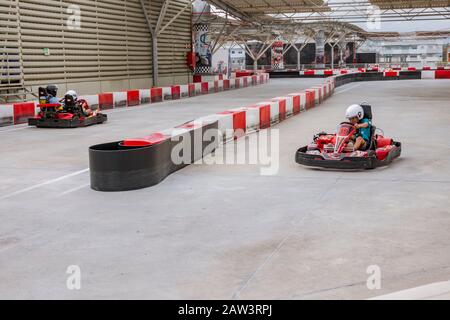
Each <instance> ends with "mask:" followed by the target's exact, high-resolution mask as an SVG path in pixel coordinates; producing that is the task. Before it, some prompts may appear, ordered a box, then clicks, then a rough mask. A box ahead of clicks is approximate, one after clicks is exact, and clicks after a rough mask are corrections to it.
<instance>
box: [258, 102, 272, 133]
mask: <svg viewBox="0 0 450 320" xmlns="http://www.w3.org/2000/svg"><path fill="white" fill-rule="evenodd" d="M259 123H260V125H259V128H260V129H261V130H262V129H267V128H270V104H268V105H265V106H260V107H259Z"/></svg>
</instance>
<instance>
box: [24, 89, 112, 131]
mask: <svg viewBox="0 0 450 320" xmlns="http://www.w3.org/2000/svg"><path fill="white" fill-rule="evenodd" d="M39 95H40V97H41V98H40V104H39V105H38V108H40V111H39V113H38V115H37V116H36V117H34V118H30V119H28V125H30V126H36V127H38V128H78V127H87V126H91V125H95V124H101V123H103V122H105V121H107V120H108V116H107V115H106V114H102V113H99V112H95V113H92V112H91V114H86V112H85V111H86V110H85V108H84V105H85V106H86V108H88V105H87V102H86V101H84V100H77V101H73V97H72V96H70V95H67V96H66V97H65V98H64V99H63V102H64V104H60V103H56V104H48V103H46V98H45V95H46V92H45V89H44V88H39Z"/></svg>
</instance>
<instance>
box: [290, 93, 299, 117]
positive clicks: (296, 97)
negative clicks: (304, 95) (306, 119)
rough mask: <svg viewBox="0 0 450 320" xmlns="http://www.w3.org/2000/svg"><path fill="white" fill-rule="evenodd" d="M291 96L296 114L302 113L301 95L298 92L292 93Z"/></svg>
mask: <svg viewBox="0 0 450 320" xmlns="http://www.w3.org/2000/svg"><path fill="white" fill-rule="evenodd" d="M289 96H291V97H292V103H293V107H294V115H295V114H299V113H300V95H299V94H296V93H291V94H289Z"/></svg>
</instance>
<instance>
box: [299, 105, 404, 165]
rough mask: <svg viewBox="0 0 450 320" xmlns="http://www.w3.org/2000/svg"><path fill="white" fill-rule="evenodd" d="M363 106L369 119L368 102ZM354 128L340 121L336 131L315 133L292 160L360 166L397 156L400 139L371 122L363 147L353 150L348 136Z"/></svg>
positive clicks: (370, 116) (376, 163) (316, 163)
mask: <svg viewBox="0 0 450 320" xmlns="http://www.w3.org/2000/svg"><path fill="white" fill-rule="evenodd" d="M363 108H364V113H365V115H366V117H367V118H370V119H372V112H371V108H370V106H368V105H367V106H363ZM356 132H357V130H356V128H355V127H354V125H353V124H351V123H349V122H343V123H341V124H340V125H339V128H338V133H337V134H327V133H319V134H317V135H316V136H315V137H314V142H313V143H311V144H310V145H308V146H306V147H303V148H300V149H299V150H298V151H297V154H296V162H297V163H299V164H301V165H305V166H311V167H319V168H328V169H353V170H364V169H374V168H376V167H381V166H386V165H388V164H390V163H391V162H392V161H393V160H394V159H396V158H398V157H400V155H401V152H402V145H401V143H400V142H396V141H394V140H393V139H391V138H387V137H384V135H383V134H379V133H377V129H376V128H375V127H374V126H373V127H372V136H371V139H370V145H369V146H367V149H366V150H364V151H361V150H358V151H354V149H353V141H352V137H353V136H354V135H356Z"/></svg>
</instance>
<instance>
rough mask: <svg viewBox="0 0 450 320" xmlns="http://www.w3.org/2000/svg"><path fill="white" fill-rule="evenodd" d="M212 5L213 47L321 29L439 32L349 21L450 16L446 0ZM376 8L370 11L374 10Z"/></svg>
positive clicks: (332, 32)
mask: <svg viewBox="0 0 450 320" xmlns="http://www.w3.org/2000/svg"><path fill="white" fill-rule="evenodd" d="M208 2H209V3H211V4H212V5H213V6H214V7H215V8H217V9H216V12H214V11H213V13H215V14H213V15H212V21H211V23H212V27H211V36H212V39H213V42H214V43H215V45H214V49H215V50H217V49H218V48H219V47H221V45H223V44H224V43H226V42H230V41H235V42H238V43H244V42H248V41H252V40H254V41H260V42H263V43H270V42H273V41H275V40H276V39H280V38H282V39H284V40H285V41H287V42H292V41H294V42H303V41H314V35H315V34H316V33H317V31H318V30H319V29H320V30H323V31H324V32H325V36H326V37H327V41H329V42H336V41H353V42H356V43H358V42H364V41H366V40H367V39H377V40H383V39H395V38H442V37H448V36H450V30H440V31H423V32H414V33H398V32H380V31H376V30H374V31H367V30H364V29H362V28H360V27H358V26H356V25H355V24H354V23H357V22H367V21H368V20H369V19H373V15H376V16H378V17H380V18H381V19H382V21H383V22H385V21H416V20H428V19H432V20H438V19H450V0H445V1H444V0H400V1H385V0H328V1H322V0H275V1H272V0H208ZM374 10H375V11H374Z"/></svg>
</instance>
